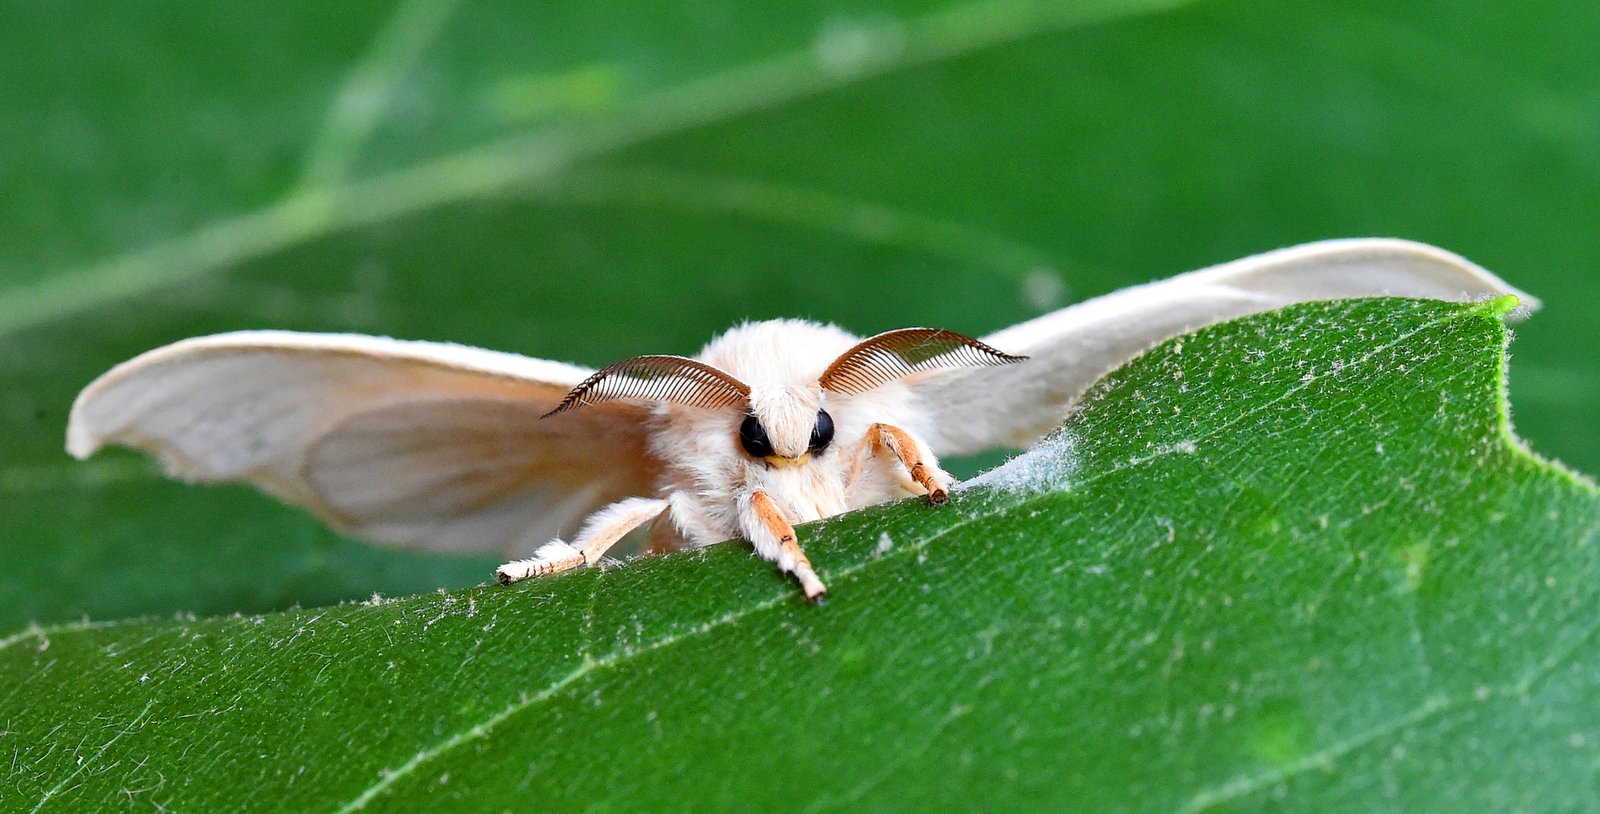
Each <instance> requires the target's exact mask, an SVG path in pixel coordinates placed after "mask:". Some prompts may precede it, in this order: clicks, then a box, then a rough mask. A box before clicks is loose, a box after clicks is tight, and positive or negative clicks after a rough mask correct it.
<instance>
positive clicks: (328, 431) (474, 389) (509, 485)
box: [67, 331, 659, 554]
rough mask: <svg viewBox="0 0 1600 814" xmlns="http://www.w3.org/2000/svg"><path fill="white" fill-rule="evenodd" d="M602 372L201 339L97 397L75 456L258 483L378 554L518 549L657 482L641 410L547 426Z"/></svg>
mask: <svg viewBox="0 0 1600 814" xmlns="http://www.w3.org/2000/svg"><path fill="white" fill-rule="evenodd" d="M591 372H592V371H589V370H586V369H584V368H580V367H575V366H572V365H565V364H561V363H557V362H548V361H543V360H539V359H530V358H527V357H523V356H518V355H515V354H509V353H498V352H494V351H488V350H482V349H479V348H471V347H465V346H460V345H449V344H441V343H432V342H404V341H399V340H393V339H383V338H378V337H369V336H358V335H349V334H302V333H293V332H286V331H249V332H240V333H231V334H221V335H217V336H208V337H200V338H196V339H189V340H185V341H182V342H178V343H175V344H173V345H169V346H167V347H164V348H159V349H157V350H154V351H151V352H149V353H146V354H144V355H142V356H139V357H138V358H135V359H133V360H131V361H129V362H126V363H124V364H122V365H119V366H117V367H116V368H114V369H112V370H111V371H110V372H108V373H106V374H105V375H104V376H101V377H100V378H99V379H97V380H96V381H95V382H93V383H92V384H90V385H89V387H87V388H85V389H84V391H83V393H81V394H80V395H79V396H78V400H77V402H76V403H75V404H74V405H73V409H72V417H71V420H70V422H69V425H68V429H67V449H68V451H69V452H71V453H72V454H73V455H75V456H77V457H80V458H83V457H87V456H88V455H89V454H91V453H93V452H94V451H95V450H96V449H98V448H100V447H101V446H105V445H107V444H123V445H126V446H132V447H138V448H141V449H145V450H148V451H150V452H152V453H155V454H156V455H157V456H158V457H159V458H160V459H161V460H162V462H163V463H164V464H165V466H166V468H167V471H168V472H169V473H170V474H172V475H173V476H174V477H178V478H182V479H185V480H194V481H248V482H251V483H254V484H256V485H257V486H260V487H261V488H263V489H265V490H266V491H268V492H270V493H272V494H274V495H277V496H278V497H280V498H282V499H284V500H285V501H288V502H290V503H294V504H296V505H300V506H304V507H306V508H308V509H310V510H312V511H313V512H315V513H317V514H318V515H319V516H321V517H322V518H323V519H325V520H327V521H328V522H329V523H330V524H332V525H333V526H335V527H337V528H339V529H341V530H343V531H347V532H349V533H352V534H355V535H358V536H362V537H365V538H368V539H371V540H374V541H377V542H383V543H395V544H401V545H410V546H416V547H420V548H427V549H434V550H451V551H494V552H504V553H508V554H521V553H525V552H527V551H530V550H532V549H533V548H536V547H537V546H538V545H540V544H542V543H544V542H546V541H548V540H549V539H550V538H551V537H553V536H555V535H556V534H558V533H561V532H564V531H571V530H572V529H573V528H575V526H576V525H577V521H578V520H580V519H581V518H582V517H583V516H584V515H585V514H587V513H588V512H589V511H590V510H592V509H594V508H597V507H599V506H601V505H603V504H605V503H607V502H610V501H612V500H616V499H620V498H622V497H627V496H629V495H639V494H647V493H649V492H650V491H651V489H652V487H653V485H654V482H655V479H656V475H657V474H658V472H659V464H657V463H656V462H655V461H654V460H653V459H652V458H650V456H649V455H648V453H647V452H646V447H645V437H644V423H645V420H646V418H647V417H648V412H647V409H646V408H645V407H644V406H642V405H640V404H637V403H628V402H615V403H609V404H604V405H596V406H594V407H592V408H589V409H585V410H580V411H574V412H572V413H571V414H563V415H560V416H555V417H552V418H550V419H548V420H542V421H541V420H540V416H542V415H544V414H545V413H546V412H549V411H550V410H551V409H553V408H554V407H555V406H556V405H557V404H559V403H560V401H561V399H562V398H563V397H564V396H565V395H566V394H567V392H568V391H569V390H570V389H571V388H572V387H574V386H576V385H577V384H578V383H579V382H581V381H583V379H584V378H585V377H586V376H588V375H589V373H591Z"/></svg>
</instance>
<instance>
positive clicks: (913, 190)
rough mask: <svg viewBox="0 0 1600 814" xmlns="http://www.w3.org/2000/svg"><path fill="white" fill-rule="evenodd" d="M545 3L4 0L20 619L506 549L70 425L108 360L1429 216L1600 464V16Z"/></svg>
mask: <svg viewBox="0 0 1600 814" xmlns="http://www.w3.org/2000/svg"><path fill="white" fill-rule="evenodd" d="M547 5H548V4H521V3H498V4H495V3H478V2H473V3H468V2H428V1H427V0H405V1H404V2H399V3H393V2H386V3H366V4H362V3H344V4H340V5H339V6H338V7H337V8H336V9H335V8H330V7H328V6H326V5H319V4H315V3H307V2H285V3H278V4H273V5H271V6H270V7H268V6H260V7H252V8H248V9H242V8H236V7H232V6H228V7H223V6H216V5H209V4H204V3H193V2H183V3H167V4H161V5H160V6H128V7H121V6H119V7H117V8H110V9H108V8H104V7H101V6H98V5H91V4H83V3H55V4H49V5H36V4H34V5H28V4H11V5H7V6H5V7H3V8H0V69H3V71H4V75H5V76H6V89H7V104H6V115H5V116H4V117H0V179H3V180H0V211H3V212H5V216H4V220H3V221H0V230H3V234H4V239H3V240H0V516H3V517H4V518H5V528H4V531H3V532H0V562H3V563H4V564H5V567H4V568H3V569H0V629H4V628H15V627H17V626H20V625H22V624H23V623H25V622H26V621H28V620H40V621H49V620H60V619H70V618H76V617H78V616H81V615H85V614H86V615H89V616H91V617H94V618H111V617H121V616H127V615H134V614H143V613H154V614H170V613H172V612H175V611H192V612H196V613H201V614H214V613H223V612H228V611H235V610H242V611H255V610H265V609H274V608H283V607H287V606H291V605H294V604H297V603H298V604H322V603H328V602H332V601H336V600H339V599H347V598H353V597H364V596H366V595H368V594H370V593H372V592H375V591H377V592H383V593H389V594H394V593H410V592H415V591H420V590H427V589H431V588H434V587H438V586H463V585H469V584H474V583H476V582H478V581H480V580H481V579H483V578H485V577H486V575H487V574H488V569H489V568H491V567H492V566H493V563H492V562H490V561H484V560H478V559H458V558H443V557H430V556H424V555H419V554H415V553H409V552H397V551H388V550H380V549H376V548H372V547H369V546H365V545H362V544H359V543H355V542H353V541H349V540H344V539H340V538H338V537H337V536H336V535H333V534H332V533H330V532H328V531H326V530H324V529H323V528H321V527H320V526H319V525H317V524H316V523H315V522H314V521H312V520H311V519H309V518H308V517H306V516H304V515H302V514H300V513H298V512H295V511H293V510H289V509H285V508H283V507H280V506H277V505H276V504H274V503H273V502H272V501H271V500H269V499H266V498H263V497H261V496H259V495H257V494H255V493H253V492H250V491H248V490H245V489H238V488H206V489H198V488H189V487H184V486H182V485H178V484H172V483H168V482H165V481H164V480H162V479H161V478H159V477H158V476H157V475H156V474H155V471H154V469H153V468H152V467H151V466H150V465H149V464H147V463H145V462H144V461H143V460H142V459H140V458H137V457H136V456H132V455H128V454H108V455H104V456H102V457H97V458H96V459H94V460H92V461H90V462H88V463H86V464H80V463H77V462H73V461H71V460H69V459H68V458H67V457H66V456H65V454H64V453H63V452H62V451H61V439H62V429H63V427H64V424H65V418H66V411H67V408H68V406H69V404H70V402H71V398H72V396H73V395H74V394H75V393H76V391H77V390H78V388H80V387H81V386H82V385H83V384H85V383H87V382H88V381H89V380H90V379H92V378H93V377H94V376H95V375H97V374H98V373H100V372H102V371H104V370H105V369H106V368H108V367H110V366H111V365H112V364H115V363H116V362H119V361H122V360H124V359H126V358H129V357H131V356H133V355H135V354H137V353H139V352H141V351H143V350H147V349H149V348H151V347H154V346H157V345H160V344H163V343H165V342H169V341H173V340H176V339H180V338H183V337H185V336H190V335H195V334H203V333H209V332H215V331H222V330H233V329H240V328H261V327H274V328H290V329H301V330H348V331H360V332H367V333H378V334H387V335H394V336H402V337H407V338H419V339H438V340H449V341H457V342H464V343H469V344H476V345H482V346H485V347H491V348H496V349H501V350H509V351H516V352H522V353H526V354H529V355H533V356H539V357H546V358H556V359H563V360H570V361H576V362H582V363H586V364H591V365H598V364H603V363H605V362H607V361H611V360H613V359H616V358H620V357H623V356H628V355H633V354H637V353H650V352H668V353H687V352H693V351H694V350H695V349H696V348H697V347H698V346H699V345H700V344H701V343H703V342H704V341H705V340H706V339H708V338H709V337H710V336H711V335H712V334H713V333H715V332H716V331H719V330H721V329H723V328H726V327H727V326H728V325H730V324H732V323H734V322H737V321H739V320H741V319H746V318H764V317H773V316H808V317H814V318H818V319H824V320H829V321H835V322H838V323H840V324H842V325H844V326H845V327H847V328H850V329H853V330H856V331H858V332H863V333H871V332H875V331H878V330H882V329H886V328H893V327H900V326H904V325H937V326H943V327H949V328H952V329H955V330H960V331H962V332H965V333H971V334H981V333H984V332H986V331H989V330H993V329H996V328H999V327H1002V326H1004V325H1007V324H1010V323H1013V322H1016V321H1018V320H1020V319H1023V318H1026V317H1028V316H1031V315H1033V314H1036V313H1039V312H1041V311H1044V310H1048V309H1051V308H1054V307H1057V306H1059V305H1062V304H1065V303H1066V302H1069V301H1073V300H1078V299H1082V298H1084V297H1087V296H1091V295H1094V294H1097V293H1102V292H1104V291H1108V290H1111V289H1114V288H1117V287H1121V286H1123V285H1127V284H1131V283H1136V282H1143V281H1145V280H1149V279H1152V278H1156V277H1163V276H1167V275H1170V274H1172V273H1175V272H1178V271H1182V270H1186V269H1189V268H1193V267H1198V266H1202V265H1207V264H1210V263H1214V262H1220V261H1225V260H1229V259H1232V258H1234V257H1238V256H1242V255H1246V254H1250V253H1254V252H1257V251H1260V250H1264V249H1268V248H1272V247H1276V246H1282V245H1288V244H1293V243H1298V242H1302V241H1305V240H1309V239H1314V238H1322V237H1334V236H1349V235H1395V236H1402V237H1409V238H1414V239H1419V240H1424V241H1427V242H1431V243H1435V244H1438V245H1441V246H1444V247H1446V248H1449V249H1452V250H1454V251H1457V252H1460V253H1462V254H1464V255H1466V256H1468V257H1469V258H1472V259H1473V260H1476V261H1478V262H1480V263H1482V264H1484V265H1485V266H1487V267H1488V268H1490V269H1492V270H1494V271H1496V272H1497V273H1499V274H1501V275H1502V276H1503V277H1505V278H1506V279H1507V280H1509V281H1510V282H1511V283H1513V284H1515V285H1517V286H1519V287H1522V288H1524V289H1526V290H1528V291H1530V292H1532V293H1534V294H1536V295H1539V296H1541V297H1542V298H1543V299H1544V301H1545V303H1546V309H1545V311H1543V312H1542V313H1540V314H1539V315H1537V316H1536V317H1535V318H1534V319H1533V320H1531V321H1529V322H1528V323H1526V325H1525V326H1523V327H1522V328H1521V329H1520V335H1519V341H1518V344H1517V360H1516V368H1515V370H1514V371H1513V378H1512V384H1513V388H1514V392H1515V395H1516V401H1517V405H1518V411H1517V414H1516V421H1517V425H1518V428H1519V430H1520V431H1521V432H1522V433H1523V434H1524V435H1526V436H1527V437H1528V438H1530V439H1531V443H1532V444H1533V446H1534V447H1535V448H1536V449H1539V450H1541V451H1543V452H1547V453H1550V454H1553V455H1555V456H1557V457H1558V458H1561V459H1563V460H1565V461H1566V462H1568V463H1569V464H1571V465H1573V466H1575V467H1577V468H1579V469H1586V470H1590V471H1596V470H1600V436H1596V435H1595V434H1594V433H1593V432H1591V431H1590V428H1591V426H1592V425H1593V421H1594V417H1595V416H1596V414H1597V413H1600V358H1597V356H1596V354H1594V353H1593V342H1592V335H1593V328H1592V324H1593V318H1592V314H1593V306H1592V304H1591V303H1592V302H1594V300H1595V299H1596V293H1597V291H1596V289H1597V288H1600V282H1596V279H1597V278H1596V276H1595V275H1594V273H1593V271H1592V270H1593V269H1595V268H1596V267H1597V266H1600V235H1597V233H1596V231H1595V230H1594V228H1593V226H1594V216H1595V211H1596V210H1595V201H1596V200H1597V194H1596V193H1597V191H1600V49H1595V48H1594V47H1593V43H1594V42H1596V41H1600V7H1596V6H1593V5H1586V4H1569V3H1554V2H1531V3H1524V4H1519V5H1518V6H1517V7H1516V8H1515V9H1514V10H1513V9H1510V8H1507V7H1501V6H1482V7H1470V8H1463V7H1461V6H1459V5H1458V4H1451V3H1443V2H1420V3H1410V4H1404V5H1396V4H1391V3H1378V2H1358V3H1346V4H1340V5H1337V6H1317V5H1308V4H1284V3H1274V2H1267V0H1219V1H1218V2H1197V3H1188V4H1176V3H1160V2H1122V3H1118V2H1093V3H1044V2H1026V1H1025V0H987V1H984V0H980V1H979V2H972V3H952V2H886V3H882V4H878V5H876V6H874V7H873V8H872V9H871V10H870V11H865V10H862V9H860V8H857V7H849V6H846V5H843V4H833V3H806V2H799V3H785V4H780V5H773V4H767V3H746V4H738V5H735V4H700V3H696V4H687V3H683V4H676V3H651V4H615V3H605V2H598V3H586V4H575V5H573V4H568V5H564V6H562V7H559V8H550V7H546V6H547Z"/></svg>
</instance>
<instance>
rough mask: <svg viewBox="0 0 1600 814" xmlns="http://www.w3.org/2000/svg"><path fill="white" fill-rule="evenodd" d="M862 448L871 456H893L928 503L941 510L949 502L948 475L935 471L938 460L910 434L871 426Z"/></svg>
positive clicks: (890, 427)
mask: <svg viewBox="0 0 1600 814" xmlns="http://www.w3.org/2000/svg"><path fill="white" fill-rule="evenodd" d="M866 445H867V447H868V449H869V450H870V454H871V455H882V454H883V453H884V452H885V451H887V452H890V453H893V454H894V457H895V459H896V460H897V461H899V462H900V465H901V466H904V467H905V471H906V474H909V475H910V476H911V480H912V481H913V482H915V483H916V485H917V486H919V487H921V489H922V491H923V493H924V494H926V495H927V496H928V502H929V503H931V504H933V505H935V506H943V505H944V504H946V503H949V502H950V484H951V481H952V479H951V477H950V474H949V473H948V472H945V471H944V470H943V469H940V468H939V461H938V459H936V458H934V457H933V453H932V452H929V451H928V449H927V447H925V446H923V445H922V444H921V443H919V442H918V441H917V439H916V438H915V437H913V436H912V435H911V433H909V432H906V431H905V430H902V429H900V428H899V427H896V426H894V425H892V424H873V425H872V426H871V427H868V428H867V438H866ZM910 491H915V490H910Z"/></svg>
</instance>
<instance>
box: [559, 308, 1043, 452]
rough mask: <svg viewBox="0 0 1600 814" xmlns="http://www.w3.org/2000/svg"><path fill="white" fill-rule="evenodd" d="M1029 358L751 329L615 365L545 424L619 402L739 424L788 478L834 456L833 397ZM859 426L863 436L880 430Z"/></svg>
mask: <svg viewBox="0 0 1600 814" xmlns="http://www.w3.org/2000/svg"><path fill="white" fill-rule="evenodd" d="M852 342H853V343H854V344H851V343H852ZM1023 358H1024V357H1020V356H1011V355H1008V354H1005V353H1001V352H1000V351H998V350H995V349H994V348H991V347H989V346H988V345H985V344H983V343H982V342H979V341H978V340H976V339H972V338H970V337H966V336H962V335H961V334H957V333H952V332H950V331H942V330H936V329H932V328H904V329H901V330H898V331H889V332H887V333H882V334H878V335H877V336H874V337H871V338H869V339H865V340H860V341H856V339H855V337H853V336H851V335H850V334H848V333H846V332H844V331H842V330H840V329H838V328H834V327H832V326H824V325H817V324H815V323H809V322H801V321H798V320H775V321H771V322H759V323H750V324H747V325H743V326H740V327H739V328H736V329H734V330H733V331H730V332H728V333H727V334H724V335H723V336H722V337H720V338H718V339H717V340H716V341H714V342H712V343H711V344H710V345H708V346H707V347H706V349H705V350H704V351H702V352H701V354H700V358H698V359H690V358H687V357H682V356H638V357H635V358H632V359H625V360H623V361H621V362H617V363H616V364H613V365H609V366H607V367H605V368H603V369H601V370H600V371H598V372H596V373H595V374H594V375H593V376H590V377H589V378H588V379H586V380H585V381H584V382H583V383H582V384H580V385H578V386H577V387H576V388H574V389H573V390H572V392H571V393H568V394H567V397H566V398H565V399H563V400H562V402H561V404H560V405H558V406H557V407H556V408H555V409H554V410H551V411H550V412H549V413H548V414H547V416H546V417H548V416H551V415H555V414H557V413H561V412H564V411H566V410H570V409H573V408H576V407H579V406H582V405H585V404H593V403H596V402H600V401H607V400H611V399H638V400H645V401H655V402H667V403H672V404H677V405H682V406H686V407H688V408H690V410H692V411H705V412H706V413H707V415H708V416H710V415H713V414H723V415H730V417H731V416H735V415H736V416H738V417H739V419H738V424H737V430H736V432H735V433H734V438H732V439H730V440H732V441H734V444H733V446H734V448H735V449H736V450H738V453H739V454H741V455H743V456H744V457H745V458H746V459H748V460H750V461H751V462H761V463H764V464H766V465H767V466H768V467H772V468H787V467H793V466H802V465H805V464H807V463H810V462H811V461H813V460H815V459H817V458H818V457H820V456H823V455H826V454H828V452H829V451H830V450H831V448H832V447H833V445H834V444H833V442H834V421H835V417H834V416H833V415H831V414H830V413H829V412H828V409H827V407H828V404H829V402H830V396H852V395H856V394H860V393H865V392H868V391H871V390H874V389H877V388H879V387H882V386H883V385H885V384H887V383H889V382H892V381H897V380H900V379H903V378H906V377H908V376H911V375H913V374H916V373H920V372H923V371H930V370H936V369H940V368H949V367H967V366H975V365H997V364H1009V363H1011V362H1018V361H1021V360H1022V359H1023ZM747 382H748V383H747ZM851 418H853V419H855V420H854V422H853V423H855V424H857V425H860V426H863V427H864V426H865V424H866V423H870V422H871V421H877V420H881V419H879V418H878V417H876V416H869V417H859V416H852V417H851Z"/></svg>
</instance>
